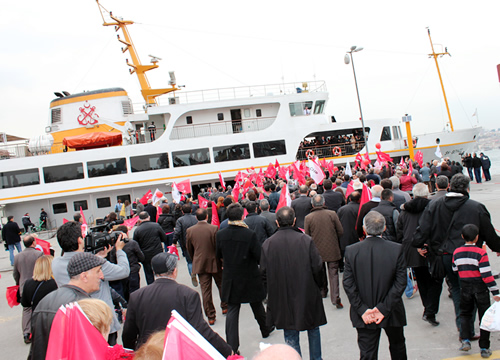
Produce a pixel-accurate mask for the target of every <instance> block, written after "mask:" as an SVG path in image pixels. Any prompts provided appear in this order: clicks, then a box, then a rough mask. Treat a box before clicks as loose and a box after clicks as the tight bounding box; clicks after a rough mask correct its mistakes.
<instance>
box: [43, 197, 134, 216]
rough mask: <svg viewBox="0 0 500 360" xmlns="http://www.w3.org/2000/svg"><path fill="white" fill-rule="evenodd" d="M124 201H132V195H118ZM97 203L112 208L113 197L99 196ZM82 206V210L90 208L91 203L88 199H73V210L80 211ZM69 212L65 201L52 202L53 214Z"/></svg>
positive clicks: (100, 207)
mask: <svg viewBox="0 0 500 360" xmlns="http://www.w3.org/2000/svg"><path fill="white" fill-rule="evenodd" d="M117 198H118V199H120V200H121V201H122V203H124V202H125V200H128V201H129V202H130V195H120V196H118V197H117ZM96 204H97V208H98V209H102V208H110V207H111V198H109V197H103V198H97V199H96ZM80 208H81V209H82V210H88V209H89V205H88V202H87V200H77V201H73V210H74V211H75V212H79V211H80ZM67 212H68V204H66V203H65V202H64V203H58V204H52V213H53V214H64V213H67Z"/></svg>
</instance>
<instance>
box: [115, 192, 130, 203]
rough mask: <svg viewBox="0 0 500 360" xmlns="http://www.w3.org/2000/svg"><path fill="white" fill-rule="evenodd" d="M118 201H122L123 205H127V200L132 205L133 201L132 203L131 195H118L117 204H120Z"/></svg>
mask: <svg viewBox="0 0 500 360" xmlns="http://www.w3.org/2000/svg"><path fill="white" fill-rule="evenodd" d="M118 200H121V201H122V204H124V203H125V200H128V202H129V203H131V204H132V201H130V195H129V194H126V195H118V196H117V197H116V202H118Z"/></svg>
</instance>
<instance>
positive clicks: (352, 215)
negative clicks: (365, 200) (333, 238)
mask: <svg viewBox="0 0 500 360" xmlns="http://www.w3.org/2000/svg"><path fill="white" fill-rule="evenodd" d="M358 212H359V203H356V202H354V201H351V202H350V203H349V204H347V205H344V206H342V207H341V208H340V209H339V211H338V212H337V215H338V216H339V220H340V223H341V224H342V228H343V229H344V233H343V234H342V236H341V237H340V249H341V250H342V251H344V250H345V248H346V246H348V245H351V244H354V243H357V242H358V241H359V236H358V233H357V232H356V220H357V218H358Z"/></svg>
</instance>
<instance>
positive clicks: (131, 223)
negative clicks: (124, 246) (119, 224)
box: [123, 215, 139, 231]
mask: <svg viewBox="0 0 500 360" xmlns="http://www.w3.org/2000/svg"><path fill="white" fill-rule="evenodd" d="M138 220H139V215H135V216H134V217H133V218H131V219H127V220H124V221H123V225H125V226H126V227H127V229H128V230H129V231H130V230H132V228H133V227H134V226H135V224H136V223H137V221H138Z"/></svg>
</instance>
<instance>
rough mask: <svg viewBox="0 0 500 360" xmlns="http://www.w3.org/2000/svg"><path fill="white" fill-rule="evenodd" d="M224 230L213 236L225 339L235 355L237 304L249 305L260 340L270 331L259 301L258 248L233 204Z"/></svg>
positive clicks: (238, 207) (261, 286)
mask: <svg viewBox="0 0 500 360" xmlns="http://www.w3.org/2000/svg"><path fill="white" fill-rule="evenodd" d="M226 214H227V217H228V219H229V225H228V227H227V228H225V229H223V230H220V231H219V232H218V233H217V258H218V259H220V260H222V261H223V263H222V266H223V271H222V297H221V300H222V301H224V302H226V303H227V304H228V312H227V318H226V339H227V342H228V344H229V345H231V348H232V349H233V351H234V352H235V353H236V352H237V351H238V348H239V346H240V340H239V330H238V323H239V316H240V307H241V304H244V303H250V307H251V308H252V311H253V314H254V317H255V319H256V320H257V322H258V323H259V327H260V332H261V334H262V337H263V338H267V337H268V336H269V334H270V333H271V331H272V329H274V328H270V327H268V326H267V325H266V311H265V310H264V306H263V305H262V300H264V298H265V297H266V291H265V288H264V284H263V283H262V277H261V274H260V271H259V261H260V253H261V244H260V242H259V240H258V239H257V235H256V234H255V232H254V231H252V230H250V229H249V228H248V226H247V224H245V223H244V222H243V208H242V207H241V205H240V204H238V203H235V204H231V205H229V206H228V208H227V210H226Z"/></svg>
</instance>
